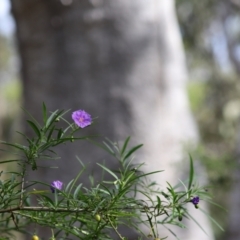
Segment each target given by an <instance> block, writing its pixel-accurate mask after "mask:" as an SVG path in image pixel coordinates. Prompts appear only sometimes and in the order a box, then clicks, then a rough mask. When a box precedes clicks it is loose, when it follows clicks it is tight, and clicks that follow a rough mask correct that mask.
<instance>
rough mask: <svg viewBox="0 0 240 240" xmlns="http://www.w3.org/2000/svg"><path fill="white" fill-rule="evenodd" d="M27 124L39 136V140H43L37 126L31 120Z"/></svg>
mask: <svg viewBox="0 0 240 240" xmlns="http://www.w3.org/2000/svg"><path fill="white" fill-rule="evenodd" d="M27 122H28V124H29V125H30V127H31V128H32V129H33V131H34V132H35V133H36V134H37V136H38V138H41V132H40V131H39V129H38V127H37V126H36V124H35V123H34V122H32V121H30V120H27Z"/></svg>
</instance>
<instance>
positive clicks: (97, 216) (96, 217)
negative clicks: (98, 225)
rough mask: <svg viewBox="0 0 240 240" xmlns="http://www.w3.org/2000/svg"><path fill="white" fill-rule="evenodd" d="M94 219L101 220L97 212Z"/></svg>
mask: <svg viewBox="0 0 240 240" xmlns="http://www.w3.org/2000/svg"><path fill="white" fill-rule="evenodd" d="M95 219H96V220H97V221H98V222H99V221H101V216H100V215H99V214H96V215H95Z"/></svg>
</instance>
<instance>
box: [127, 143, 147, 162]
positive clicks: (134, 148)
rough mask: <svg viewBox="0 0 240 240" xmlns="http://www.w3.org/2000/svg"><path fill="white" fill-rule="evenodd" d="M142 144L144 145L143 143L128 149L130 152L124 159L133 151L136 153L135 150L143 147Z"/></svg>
mask: <svg viewBox="0 0 240 240" xmlns="http://www.w3.org/2000/svg"><path fill="white" fill-rule="evenodd" d="M142 146H143V144H139V145H137V146H135V147H133V148H132V149H130V150H129V151H128V153H127V154H126V155H125V156H124V159H123V160H126V159H127V158H128V157H129V156H130V155H131V154H132V153H134V152H135V151H137V149H139V148H140V147H142Z"/></svg>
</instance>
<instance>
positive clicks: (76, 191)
mask: <svg viewBox="0 0 240 240" xmlns="http://www.w3.org/2000/svg"><path fill="white" fill-rule="evenodd" d="M81 187H82V183H80V184H79V185H78V186H77V188H76V189H75V191H74V194H73V198H74V199H76V198H77V195H78V193H79V191H80V189H81Z"/></svg>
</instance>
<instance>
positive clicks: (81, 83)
mask: <svg viewBox="0 0 240 240" xmlns="http://www.w3.org/2000/svg"><path fill="white" fill-rule="evenodd" d="M11 1H12V12H13V15H14V17H15V19H16V23H17V38H18V44H19V51H20V56H21V59H22V71H21V72H22V78H23V85H24V102H25V104H24V105H25V108H26V109H27V110H28V111H30V112H31V113H32V114H33V115H34V116H35V117H36V118H37V119H40V118H41V117H40V109H41V104H42V102H43V101H44V102H45V103H46V105H47V106H48V108H49V109H50V110H55V109H69V108H71V109H72V110H76V109H85V110H86V111H87V112H89V113H91V114H92V115H93V116H99V119H98V120H97V124H95V125H94V126H91V127H89V128H88V129H84V130H83V134H85V135H88V134H89V135H93V134H94V135H95V134H100V135H102V136H107V137H108V138H110V139H111V140H113V141H116V140H124V139H125V138H126V137H127V136H129V135H131V136H132V140H133V141H132V142H133V144H135V143H143V144H144V147H143V148H142V150H141V151H140V152H139V154H138V156H137V158H136V160H135V162H136V163H137V162H141V163H142V162H145V163H146V164H145V165H144V168H143V170H144V171H155V170H157V169H159V170H162V169H164V170H165V173H163V174H159V175H156V176H153V178H152V180H153V181H157V182H158V183H160V184H164V181H165V180H168V181H170V182H171V183H174V182H177V176H180V175H181V173H180V172H179V169H178V168H177V167H176V164H181V161H182V158H183V156H184V151H183V143H184V144H187V143H189V142H191V143H196V141H197V139H198V133H197V129H196V126H195V123H194V121H193V119H192V115H191V112H190V110H189V103H188V99H187V94H186V79H187V72H186V66H185V59H184V52H183V48H182V43H181V39H180V34H179V29H178V26H177V20H176V15H175V11H174V1H172V0H167V1H161V2H160V1H158V0H149V1H144V0H138V1H129V0H115V1H111V0H108V1H103V0H102V1H100V0H99V1H96V0H91V1H75V0H73V1H66V0H65V1H63V0H62V1H57V0H24V1H18V0H11ZM68 3H69V4H68ZM64 4H65V5H64ZM66 4H68V5H66ZM69 118H70V117H69ZM58 153H59V155H60V156H61V157H62V159H61V160H59V161H58V162H57V163H56V165H58V166H59V170H55V171H53V170H50V169H48V170H46V169H44V170H43V169H39V170H38V171H37V172H34V173H33V174H30V177H33V176H34V178H36V177H38V178H40V179H41V180H44V181H49V182H51V181H52V180H53V179H59V178H60V177H61V180H62V181H64V182H68V181H69V180H71V179H72V178H73V176H75V175H76V174H77V172H78V171H79V170H80V169H79V167H80V166H79V164H78V162H77V161H76V160H75V159H74V156H75V155H78V156H79V157H80V158H81V159H82V160H83V161H84V162H85V164H86V165H87V167H89V171H90V172H93V173H94V174H95V176H96V177H97V179H98V177H99V176H98V175H97V173H98V169H96V165H95V163H96V162H100V161H102V160H103V159H106V162H107V164H108V166H109V165H110V166H111V167H112V168H116V164H115V163H114V162H113V160H112V159H109V156H106V155H105V153H103V152H102V151H101V150H99V149H97V148H94V146H92V145H89V144H88V143H84V142H82V143H81V142H80V143H79V142H78V143H73V144H71V145H70V144H68V145H67V146H66V147H61V148H60V149H58ZM46 165H49V163H47V164H46ZM86 176H87V175H86ZM82 181H83V182H85V183H86V182H87V181H88V179H82ZM203 221H204V223H203V225H204V228H205V229H206V230H207V231H208V230H209V232H210V236H206V235H205V234H202V232H201V230H200V229H199V228H198V227H191V228H189V230H188V231H187V230H181V231H179V230H178V231H177V234H178V233H179V237H180V238H181V236H182V237H183V239H193V238H194V239H199V240H200V239H201V240H204V239H206V240H210V239H212V236H211V231H210V229H209V225H208V224H207V221H206V219H204V220H203ZM146 231H150V230H149V229H147V230H146ZM159 232H162V229H161V230H159ZM146 234H148V233H147V232H146ZM192 236H194V237H192ZM160 237H163V236H160ZM134 239H136V236H135V237H134ZM168 239H172V238H171V236H169V238H168ZM174 239H175V237H174Z"/></svg>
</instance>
